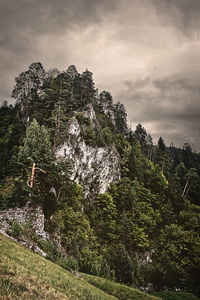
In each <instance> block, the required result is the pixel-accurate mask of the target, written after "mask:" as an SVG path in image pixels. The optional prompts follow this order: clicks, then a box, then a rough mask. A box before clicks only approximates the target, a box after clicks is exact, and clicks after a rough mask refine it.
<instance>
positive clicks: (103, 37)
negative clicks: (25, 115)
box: [0, 0, 200, 152]
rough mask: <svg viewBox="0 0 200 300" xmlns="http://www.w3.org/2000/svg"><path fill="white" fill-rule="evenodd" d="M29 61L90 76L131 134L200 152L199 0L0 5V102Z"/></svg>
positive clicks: (18, 0)
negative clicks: (120, 111)
mask: <svg viewBox="0 0 200 300" xmlns="http://www.w3.org/2000/svg"><path fill="white" fill-rule="evenodd" d="M33 62H41V63H42V65H43V67H44V69H45V70H46V71H48V70H50V69H53V68H57V69H59V70H60V71H65V70H67V68H68V66H69V65H75V66H76V68H77V70H78V72H79V73H82V72H83V71H85V70H86V69H88V70H89V71H91V72H92V73H93V79H94V82H95V86H96V88H98V89H99V92H101V91H103V90H106V91H108V92H110V93H111V95H112V96H113V99H114V101H118V100H119V101H120V102H122V103H123V104H124V106H125V109H126V111H127V115H128V117H127V118H128V124H129V125H130V126H131V128H132V129H133V130H135V127H136V126H137V124H139V123H140V124H142V126H143V127H144V128H145V129H146V131H147V133H149V134H150V135H151V136H152V138H153V142H154V144H157V142H158V139H159V137H160V136H161V137H162V138H163V140H164V142H165V144H166V146H169V145H170V144H172V143H173V145H174V146H175V147H182V146H183V145H184V143H189V144H190V145H191V147H192V149H193V150H194V151H196V152H200V135H199V130H200V0H56V1H55V0H0V71H1V83H0V102H3V101H4V100H8V102H9V103H14V102H13V101H14V100H13V99H11V98H10V95H11V93H12V90H13V87H14V85H15V78H16V77H17V76H19V74H20V73H21V72H24V71H26V70H28V67H29V66H30V64H31V63H33Z"/></svg>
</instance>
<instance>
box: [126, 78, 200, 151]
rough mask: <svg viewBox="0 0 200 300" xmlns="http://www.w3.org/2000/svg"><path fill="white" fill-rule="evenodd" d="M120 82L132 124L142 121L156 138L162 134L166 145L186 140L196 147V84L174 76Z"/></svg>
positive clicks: (199, 96)
mask: <svg viewBox="0 0 200 300" xmlns="http://www.w3.org/2000/svg"><path fill="white" fill-rule="evenodd" d="M124 84H125V86H126V90H124V91H123V97H124V98H125V99H126V101H127V102H126V101H125V103H126V104H125V105H126V106H127V107H130V108H132V109H130V110H129V111H128V114H129V119H130V120H131V123H132V124H134V125H136V123H142V124H143V126H144V127H146V129H147V131H149V132H151V130H153V132H152V133H153V135H154V136H155V137H156V138H157V139H158V138H159V135H162V134H163V137H164V139H165V140H166V142H167V144H168V145H169V144H170V143H171V142H174V144H176V143H177V146H181V144H182V145H183V143H184V142H189V143H190V144H191V145H192V147H193V149H199V144H200V140H199V128H200V84H199V85H198V84H194V83H193V82H190V81H189V79H186V78H179V77H178V78H176V76H175V75H173V76H170V77H165V78H150V77H146V78H142V79H137V80H136V81H135V82H131V81H129V82H127V81H125V82H124ZM152 124H154V125H153V128H152V127H151V126H152ZM149 129H150V130H149ZM183 141H184V142H183Z"/></svg>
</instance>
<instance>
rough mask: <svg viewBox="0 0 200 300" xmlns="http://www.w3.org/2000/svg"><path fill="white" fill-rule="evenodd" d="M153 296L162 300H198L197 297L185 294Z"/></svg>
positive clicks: (162, 293)
mask: <svg viewBox="0 0 200 300" xmlns="http://www.w3.org/2000/svg"><path fill="white" fill-rule="evenodd" d="M153 295H155V296H157V297H160V298H161V299H162V300H199V298H198V297H196V296H194V295H192V294H189V293H186V292H157V293H153Z"/></svg>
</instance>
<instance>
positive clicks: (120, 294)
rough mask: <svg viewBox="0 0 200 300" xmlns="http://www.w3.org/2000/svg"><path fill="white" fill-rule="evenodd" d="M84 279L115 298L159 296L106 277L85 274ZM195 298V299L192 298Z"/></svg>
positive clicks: (120, 299) (152, 299)
mask: <svg viewBox="0 0 200 300" xmlns="http://www.w3.org/2000/svg"><path fill="white" fill-rule="evenodd" d="M85 277H86V280H87V281H88V282H89V283H90V284H92V285H94V286H96V287H97V288H99V289H101V290H103V291H105V292H106V293H108V294H109V295H113V296H114V297H115V298H116V299H119V300H127V299H134V300H136V299H141V300H142V299H144V300H145V299H146V300H156V299H157V300H158V299H161V298H157V297H154V296H151V295H148V294H144V293H142V292H140V291H139V290H137V289H134V288H132V287H129V286H125V285H122V284H118V283H116V282H112V281H109V280H106V279H102V278H99V277H94V276H90V275H86V276H85ZM191 299H192V298H191ZM194 300H197V299H194Z"/></svg>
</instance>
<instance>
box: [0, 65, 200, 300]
mask: <svg viewBox="0 0 200 300" xmlns="http://www.w3.org/2000/svg"><path fill="white" fill-rule="evenodd" d="M12 96H13V98H14V99H15V100H16V102H15V104H14V105H9V104H8V103H7V102H6V101H4V102H3V104H2V106H1V108H0V149H1V151H0V209H1V210H5V209H7V208H10V207H19V206H23V205H25V204H26V203H29V205H33V206H34V205H35V206H36V205H41V206H42V208H43V211H44V214H45V218H46V223H45V224H46V225H45V226H46V230H47V231H48V232H51V233H54V234H56V233H57V234H59V235H60V236H61V243H62V253H63V255H65V256H67V257H68V263H69V264H70V267H74V268H76V269H78V270H80V271H82V272H85V273H89V274H94V275H98V276H101V277H105V278H110V279H112V280H115V281H117V282H121V283H124V284H127V285H131V286H135V287H138V288H140V289H143V290H147V291H151V290H152V291H160V290H172V291H173V290H180V291H187V292H191V293H193V294H195V295H197V296H199V297H200V239H199V233H200V206H199V204H200V202H199V199H200V154H197V153H194V152H193V151H192V149H191V147H190V145H189V144H188V143H185V144H184V145H183V147H182V148H175V147H174V146H173V145H171V146H170V147H167V146H166V145H165V142H164V140H163V138H162V137H160V138H159V140H158V143H157V145H156V146H155V145H154V144H153V141H152V138H151V135H150V134H148V133H147V132H146V130H145V128H144V127H143V126H142V125H141V124H138V125H137V127H136V129H135V130H133V129H131V128H129V126H128V125H127V114H126V110H125V108H124V106H123V104H122V103H121V102H119V101H118V102H114V101H113V98H112V96H111V94H110V93H109V92H106V91H103V92H101V93H100V94H99V92H98V90H97V89H96V88H95V84H94V82H93V78H92V73H91V72H90V71H88V70H86V71H85V72H83V73H82V74H79V73H78V72H77V70H76V68H75V66H70V67H69V68H68V69H67V71H64V72H59V71H58V70H57V69H54V70H51V71H49V72H45V71H44V69H43V67H42V65H41V63H33V64H31V66H30V67H29V69H28V71H26V72H23V73H21V74H20V75H19V77H17V78H16V85H15V87H14V89H13V92H12ZM91 107H92V108H93V109H94V111H95V114H96V120H97V121H96V124H92V122H91V120H90V119H89V118H88V117H86V116H85V114H84V112H85V111H87V110H89V109H90V108H91ZM72 117H75V118H76V120H77V122H78V124H79V126H80V128H81V132H80V135H81V138H82V139H84V141H85V142H86V144H87V145H90V146H92V147H103V148H106V149H108V151H109V149H112V148H115V149H116V150H117V152H118V153H119V155H120V170H121V176H120V180H118V181H114V182H112V183H111V184H110V185H109V186H108V188H107V191H106V193H102V194H98V193H97V194H95V193H93V194H91V195H92V196H90V197H89V196H87V197H85V196H84V192H83V187H81V185H80V184H77V183H76V182H75V181H74V180H71V177H70V175H71V172H72V167H71V162H70V160H64V159H59V160H58V159H57V158H56V156H55V151H56V149H58V148H59V146H60V145H62V144H63V143H64V142H65V141H67V140H68V138H69V132H68V128H69V124H70V122H71V120H72ZM34 162H35V163H36V165H37V166H38V168H39V170H38V172H37V173H36V175H35V182H36V184H34V185H33V186H32V187H31V186H30V185H27V180H28V179H29V178H30V174H31V167H32V165H33V163H34ZM94 168H95V166H94ZM44 171H45V172H44ZM51 247H52V249H53V250H52V257H54V259H55V260H57V261H59V259H60V256H59V255H60V254H58V253H57V251H58V250H56V249H55V248H54V246H53V245H51Z"/></svg>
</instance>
